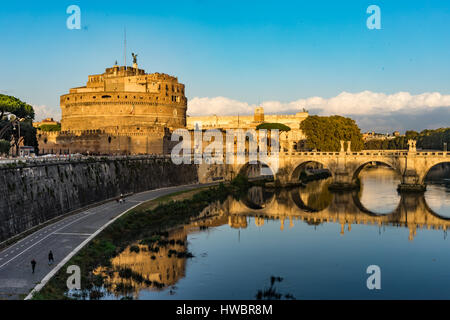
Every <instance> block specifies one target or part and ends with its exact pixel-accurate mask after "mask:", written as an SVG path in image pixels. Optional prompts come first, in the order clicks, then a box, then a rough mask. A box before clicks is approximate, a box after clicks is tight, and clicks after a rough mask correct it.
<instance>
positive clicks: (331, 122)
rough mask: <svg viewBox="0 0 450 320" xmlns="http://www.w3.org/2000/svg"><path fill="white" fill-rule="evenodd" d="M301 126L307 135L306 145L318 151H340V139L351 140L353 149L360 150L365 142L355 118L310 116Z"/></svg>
mask: <svg viewBox="0 0 450 320" xmlns="http://www.w3.org/2000/svg"><path fill="white" fill-rule="evenodd" d="M300 128H301V129H302V131H303V132H304V134H305V135H306V147H307V148H310V149H316V150H318V151H339V150H340V149H341V144H340V141H341V140H344V141H351V149H352V150H353V151H360V150H361V149H362V148H363V146H364V142H363V140H362V134H361V130H360V129H359V127H358V125H357V124H356V122H355V121H354V120H353V119H350V118H346V117H341V116H331V117H321V116H310V117H308V118H306V119H305V120H303V121H302V123H301V124H300Z"/></svg>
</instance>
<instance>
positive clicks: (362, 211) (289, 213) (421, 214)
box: [214, 187, 450, 240]
mask: <svg viewBox="0 0 450 320" xmlns="http://www.w3.org/2000/svg"><path fill="white" fill-rule="evenodd" d="M325 189H326V188H325ZM303 191H304V190H302V189H299V188H296V189H292V190H285V189H283V190H280V191H279V192H276V193H275V192H274V193H273V194H271V195H270V196H269V197H267V196H266V197H265V198H264V194H266V195H267V194H268V192H267V191H264V190H263V189H262V188H261V187H253V188H252V190H250V191H249V195H248V196H247V197H246V198H245V199H242V200H236V199H233V198H232V197H230V198H228V199H227V200H226V201H225V202H224V203H223V204H215V206H217V207H215V208H214V210H215V211H217V212H221V213H222V214H226V215H227V216H228V221H229V222H228V223H229V225H230V226H231V227H238V228H245V227H246V221H247V219H246V217H248V216H254V217H255V218H256V219H255V223H256V225H258V226H261V225H263V224H264V220H265V219H272V220H273V219H277V220H280V229H281V230H283V229H284V228H285V221H286V220H288V224H289V227H293V226H294V221H295V220H302V221H304V222H306V223H308V224H314V225H318V224H321V223H339V224H340V225H341V231H340V232H341V234H344V232H345V227H346V226H347V230H348V231H351V225H352V224H366V225H377V226H380V227H381V226H384V225H390V226H396V227H406V228H408V229H409V240H413V239H414V236H415V235H416V232H417V229H422V228H426V229H435V230H443V231H444V232H446V230H447V229H449V228H450V218H446V217H443V216H439V214H437V213H436V212H434V211H433V210H432V209H430V207H429V206H428V205H427V203H426V201H425V197H424V194H411V193H405V194H401V197H400V201H399V203H398V206H397V208H395V209H394V210H393V211H392V212H390V213H387V214H379V213H376V212H372V211H370V210H369V209H367V208H365V207H364V205H363V204H362V203H361V201H360V192H345V193H331V192H325V193H322V194H320V195H313V196H311V194H310V195H308V194H302V192H303ZM305 197H306V198H309V199H310V200H311V198H313V199H314V198H316V199H315V201H316V205H319V206H318V207H317V206H314V207H312V206H311V204H310V203H311V201H308V202H306V201H304V199H305ZM262 198H264V200H265V201H264V202H263V203H261V201H260V199H262Z"/></svg>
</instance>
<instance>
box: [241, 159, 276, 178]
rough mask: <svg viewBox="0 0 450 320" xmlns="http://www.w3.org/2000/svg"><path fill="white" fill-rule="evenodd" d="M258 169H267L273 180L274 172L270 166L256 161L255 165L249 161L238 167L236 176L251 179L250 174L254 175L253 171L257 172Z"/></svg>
mask: <svg viewBox="0 0 450 320" xmlns="http://www.w3.org/2000/svg"><path fill="white" fill-rule="evenodd" d="M258 167H259V168H260V169H262V168H268V169H269V170H270V171H271V172H272V177H273V178H274V179H275V175H276V171H275V170H274V169H273V168H272V166H271V165H270V164H268V163H266V162H263V161H260V160H258V161H256V162H255V163H251V162H250V161H248V162H246V163H245V164H243V165H241V166H239V167H238V168H237V174H240V175H243V176H246V177H248V178H251V176H250V174H252V173H256V171H255V170H257V169H258ZM252 171H253V172H252Z"/></svg>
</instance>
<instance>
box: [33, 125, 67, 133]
mask: <svg viewBox="0 0 450 320" xmlns="http://www.w3.org/2000/svg"><path fill="white" fill-rule="evenodd" d="M37 129H38V130H41V131H45V132H52V131H61V124H42V125H40V126H39V127H38V128H37Z"/></svg>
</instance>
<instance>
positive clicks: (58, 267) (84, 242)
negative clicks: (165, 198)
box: [24, 201, 145, 300]
mask: <svg viewBox="0 0 450 320" xmlns="http://www.w3.org/2000/svg"><path fill="white" fill-rule="evenodd" d="M143 202H145V201H142V202H140V203H138V204H136V205H134V206H132V207H131V208H130V209H128V210H126V211H124V212H122V213H121V214H119V215H118V216H117V217H115V218H114V219H112V220H110V221H109V222H108V223H106V224H105V225H103V227H101V228H100V229H98V230H97V231H95V232H94V233H93V234H92V235H91V236H90V237H89V238H87V239H86V240H84V241H83V242H82V243H81V244H80V245H79V246H78V247H76V248H75V249H73V250H72V252H71V253H69V254H68V255H67V256H66V257H65V258H64V259H63V260H62V261H61V262H60V263H58V265H57V266H56V267H55V268H53V270H52V271H50V272H49V273H48V274H47V275H46V276H45V277H44V279H42V280H41V282H40V283H39V284H38V285H36V287H34V289H33V290H31V292H30V293H29V294H28V295H27V296H26V297H25V299H24V300H30V299H31V298H33V295H34V294H35V293H36V292H39V291H40V290H41V289H42V288H43V287H44V286H45V285H46V284H47V282H49V281H50V279H51V278H52V277H53V276H54V275H55V274H56V273H57V272H58V271H59V270H60V269H61V268H62V267H63V266H64V265H65V264H66V263H67V262H68V261H69V260H70V259H71V258H72V257H73V256H74V255H75V254H77V253H78V251H80V250H81V249H82V248H83V247H84V246H85V245H87V244H88V243H89V242H90V241H91V240H92V239H94V238H95V237H96V236H97V235H98V234H99V233H100V232H102V231H103V230H104V229H105V228H106V227H107V226H109V225H110V224H111V223H113V222H114V221H116V220H117V219H119V218H120V217H121V216H123V215H124V214H125V213H127V212H129V211H131V210H133V209H134V208H136V207H137V206H139V205H140V204H141V203H143Z"/></svg>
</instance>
